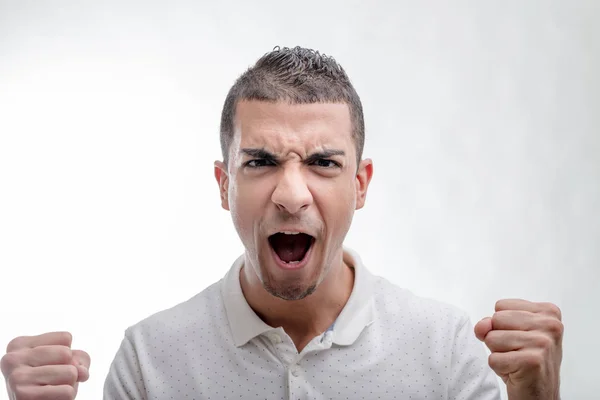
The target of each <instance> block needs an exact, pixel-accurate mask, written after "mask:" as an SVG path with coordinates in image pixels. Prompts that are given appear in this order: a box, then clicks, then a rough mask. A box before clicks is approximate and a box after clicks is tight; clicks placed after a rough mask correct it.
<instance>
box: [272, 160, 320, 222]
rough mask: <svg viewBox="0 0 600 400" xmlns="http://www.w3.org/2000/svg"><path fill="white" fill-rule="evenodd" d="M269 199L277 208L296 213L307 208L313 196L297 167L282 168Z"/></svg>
mask: <svg viewBox="0 0 600 400" xmlns="http://www.w3.org/2000/svg"><path fill="white" fill-rule="evenodd" d="M271 200H272V201H273V203H275V205H276V206H277V208H279V209H280V210H281V211H287V212H288V213H289V214H297V213H299V212H300V211H302V210H305V209H307V208H308V207H309V206H310V205H311V204H312V202H313V197H312V193H311V192H310V190H309V189H308V185H307V184H306V180H305V177H304V176H303V174H302V171H301V170H300V169H298V168H287V169H285V170H283V171H282V172H281V177H280V179H279V180H278V182H277V186H276V187H275V190H274V191H273V194H272V196H271Z"/></svg>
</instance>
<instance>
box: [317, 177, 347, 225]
mask: <svg viewBox="0 0 600 400" xmlns="http://www.w3.org/2000/svg"><path fill="white" fill-rule="evenodd" d="M332 183H333V182H332ZM313 193H314V198H315V202H316V203H317V204H319V208H320V209H321V212H322V213H323V218H324V219H325V221H326V223H327V225H328V228H329V229H331V230H332V231H334V232H340V231H342V232H344V234H345V232H346V231H347V230H348V229H349V227H350V223H351V222H352V216H353V215H354V209H355V208H356V207H355V206H356V192H355V185H354V183H353V182H348V181H343V182H335V184H329V185H317V186H315V188H314V190H313Z"/></svg>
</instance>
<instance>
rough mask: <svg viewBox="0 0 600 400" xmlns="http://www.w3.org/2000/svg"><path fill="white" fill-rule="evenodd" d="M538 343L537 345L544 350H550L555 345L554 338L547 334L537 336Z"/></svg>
mask: <svg viewBox="0 0 600 400" xmlns="http://www.w3.org/2000/svg"><path fill="white" fill-rule="evenodd" d="M536 344H537V347H539V348H541V349H543V350H548V349H550V348H551V347H552V346H553V345H554V342H553V340H552V339H550V338H549V337H548V336H546V335H539V336H538V337H537V338H536Z"/></svg>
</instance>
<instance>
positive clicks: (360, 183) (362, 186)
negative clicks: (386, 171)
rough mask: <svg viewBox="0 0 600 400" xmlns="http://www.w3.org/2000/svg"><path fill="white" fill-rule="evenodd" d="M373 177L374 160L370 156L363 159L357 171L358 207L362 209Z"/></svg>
mask: <svg viewBox="0 0 600 400" xmlns="http://www.w3.org/2000/svg"><path fill="white" fill-rule="evenodd" d="M372 177H373V161H371V159H370V158H367V159H365V160H362V161H361V162H360V164H359V166H358V172H357V173H356V209H357V210H360V209H361V208H363V206H364V205H365V200H366V199H367V189H368V188H369V183H370V182H371V178H372Z"/></svg>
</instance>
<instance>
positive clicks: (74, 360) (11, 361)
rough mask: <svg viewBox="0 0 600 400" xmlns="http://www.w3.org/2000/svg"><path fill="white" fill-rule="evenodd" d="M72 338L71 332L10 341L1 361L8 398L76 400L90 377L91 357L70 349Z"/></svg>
mask: <svg viewBox="0 0 600 400" xmlns="http://www.w3.org/2000/svg"><path fill="white" fill-rule="evenodd" d="M72 340H73V337H72V336H71V334H70V333H69V332H50V333H44V334H42V335H38V336H20V337H17V338H15V339H13V340H11V342H10V343H9V344H8V346H7V348H6V354H5V355H4V356H3V357H2V361H1V362H0V366H1V368H2V374H3V375H4V378H5V379H6V388H7V390H8V397H9V399H11V400H25V399H27V400H29V399H57V400H58V399H60V400H72V399H74V398H75V396H76V395H77V388H78V384H79V382H85V381H86V380H88V378H89V368H90V356H89V355H88V354H87V353H86V352H84V351H81V350H71V342H72Z"/></svg>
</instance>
